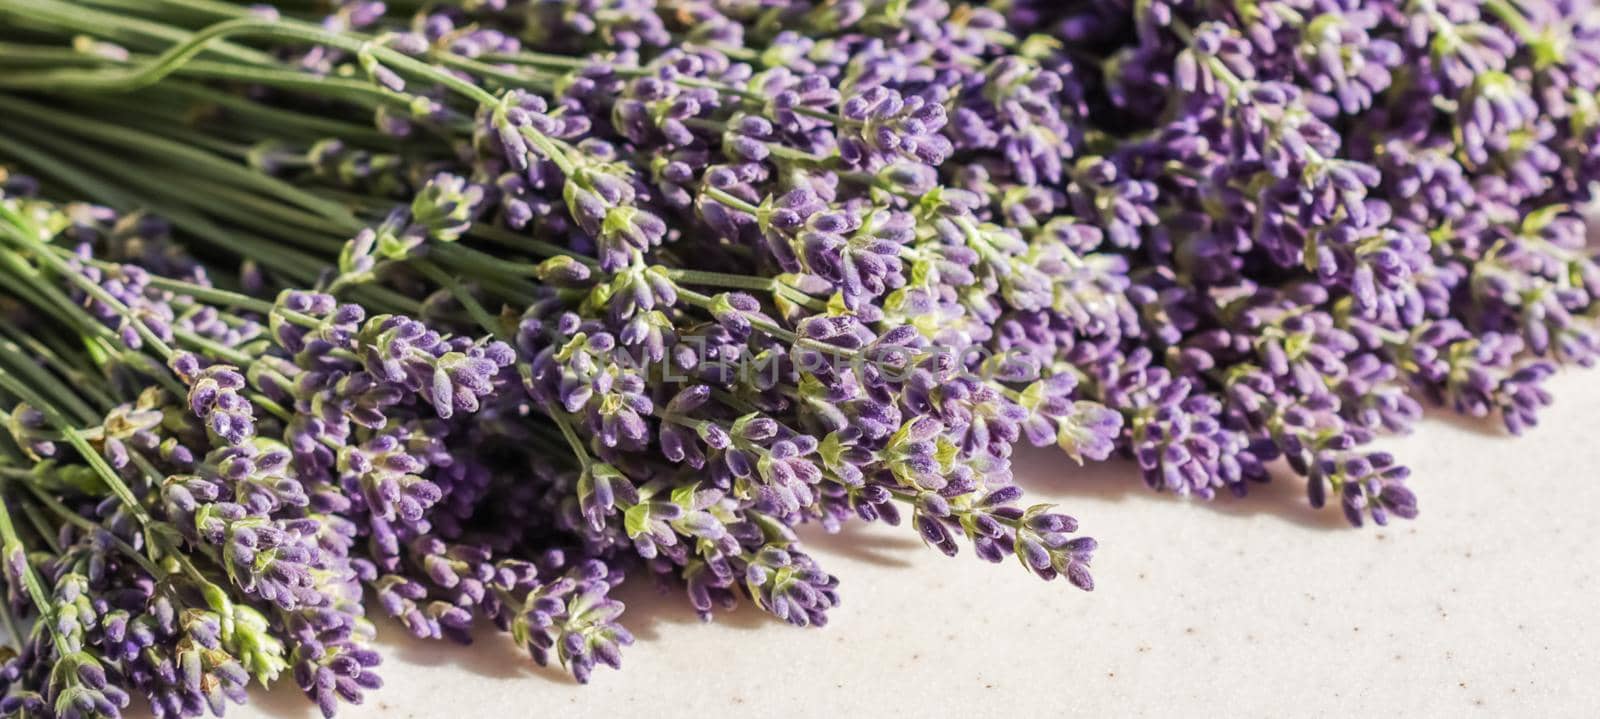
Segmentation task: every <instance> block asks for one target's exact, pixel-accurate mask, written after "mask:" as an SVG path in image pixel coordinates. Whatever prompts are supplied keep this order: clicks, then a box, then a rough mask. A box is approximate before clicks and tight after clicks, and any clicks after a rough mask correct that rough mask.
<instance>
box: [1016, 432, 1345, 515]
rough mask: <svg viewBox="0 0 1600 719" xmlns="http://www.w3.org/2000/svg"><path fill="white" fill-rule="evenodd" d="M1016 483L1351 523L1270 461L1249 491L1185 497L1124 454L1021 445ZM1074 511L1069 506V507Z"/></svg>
mask: <svg viewBox="0 0 1600 719" xmlns="http://www.w3.org/2000/svg"><path fill="white" fill-rule="evenodd" d="M1013 461H1014V464H1015V469H1016V476H1017V484H1018V486H1021V487H1022V488H1023V489H1024V490H1026V491H1027V492H1028V494H1029V495H1031V496H1033V497H1035V498H1038V499H1050V500H1054V501H1061V502H1070V501H1071V500H1072V498H1075V497H1091V498H1094V499H1098V500H1101V501H1114V502H1122V501H1125V500H1128V499H1130V498H1131V499H1134V500H1137V501H1142V502H1152V501H1153V502H1186V503H1189V504H1192V505H1195V506H1196V507H1197V508H1204V509H1207V510H1211V511H1214V512H1217V513H1218V514H1221V515H1224V516H1232V517H1254V516H1263V515H1266V516H1272V517H1276V518H1278V519H1281V520H1283V521H1285V522H1289V523H1291V524H1295V525H1298V526H1301V527H1307V528H1310V529H1348V528H1349V527H1350V525H1349V524H1348V523H1346V522H1345V520H1344V516H1343V515H1342V514H1340V513H1339V510H1338V508H1337V507H1324V508H1323V509H1315V508H1313V507H1312V506H1311V504H1310V503H1309V502H1308V501H1307V500H1306V494H1305V480H1304V479H1302V478H1300V477H1297V476H1294V475H1293V474H1292V473H1290V472H1289V471H1288V469H1287V468H1286V467H1283V466H1281V464H1279V463H1275V464H1274V465H1272V466H1271V469H1272V481H1271V482H1267V483H1265V484H1251V485H1250V493H1249V494H1247V495H1245V496H1244V497H1242V498H1241V497H1235V496H1233V495H1231V494H1223V495H1221V496H1218V497H1217V498H1216V499H1213V500H1210V501H1207V500H1201V499H1195V498H1192V497H1181V496H1178V495H1176V494H1172V493H1169V492H1157V491H1155V490H1152V489H1150V487H1149V486H1147V485H1146V484H1145V483H1144V480H1143V479H1141V478H1140V476H1139V470H1138V468H1137V467H1136V466H1134V464H1133V463H1132V462H1130V461H1128V460H1124V459H1113V460H1111V461H1107V462H1095V463H1091V464H1087V465H1084V466H1082V467H1079V466H1078V465H1077V463H1075V462H1073V461H1072V459H1071V458H1069V457H1067V456H1066V455H1064V454H1062V453H1061V452H1060V451H1059V450H1056V449H1054V448H1051V447H1043V448H1035V447H1028V448H1019V449H1018V450H1017V453H1016V456H1015V457H1014V458H1013ZM1066 509H1067V511H1068V512H1071V511H1072V508H1071V507H1070V506H1068V507H1066Z"/></svg>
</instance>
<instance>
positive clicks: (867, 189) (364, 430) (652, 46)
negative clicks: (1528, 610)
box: [0, 0, 1600, 716]
mask: <svg viewBox="0 0 1600 719" xmlns="http://www.w3.org/2000/svg"><path fill="white" fill-rule="evenodd" d="M402 4H404V3H402ZM0 23H4V25H3V26H0V27H4V28H5V34H4V37H3V38H0V41H3V44H0V65H4V66H5V68H4V72H0V158H3V159H4V160H6V161H7V162H9V163H11V164H12V166H14V167H16V168H17V169H18V170H20V171H25V172H27V173H29V174H31V175H34V176H37V177H39V178H41V180H42V181H43V185H42V186H41V187H40V188H38V189H37V192H36V191H35V188H33V187H30V186H28V185H29V184H30V183H26V182H22V181H20V180H13V181H11V182H10V183H9V184H8V185H7V189H6V199H4V200H3V203H4V215H3V219H4V222H3V223H0V225H3V227H0V229H3V230H4V231H3V232H0V277H3V278H4V279H5V284H4V288H5V289H3V290H0V309H3V311H4V315H3V317H4V321H5V324H4V325H3V327H0V329H4V330H5V336H7V337H10V338H12V339H11V341H10V342H8V343H6V344H4V345H0V349H3V353H0V371H3V374H0V377H4V378H5V380H4V382H3V384H0V399H4V401H5V402H4V403H5V405H6V407H9V408H11V411H10V413H9V415H8V416H9V418H10V419H9V421H8V423H7V426H8V428H9V429H10V437H11V439H10V442H9V443H6V442H5V441H3V440H0V447H3V448H4V452H3V453H0V476H3V477H4V478H5V483H4V485H3V491H0V498H3V499H4V501H5V502H6V505H5V507H4V509H5V511H4V512H3V513H0V514H4V515H5V516H4V520H5V524H4V525H3V526H0V530H3V531H4V537H3V538H4V539H5V542H6V552H7V559H8V563H7V567H8V573H7V586H8V588H9V589H10V590H11V593H12V602H11V609H12V610H13V611H12V613H13V614H17V615H19V616H16V617H12V616H10V615H7V617H6V619H7V621H8V622H10V623H11V625H14V628H15V629H16V630H18V631H17V632H13V633H12V636H13V637H18V638H21V639H25V640H26V641H23V642H22V643H21V645H20V646H19V647H18V652H17V656H16V658H15V659H13V660H12V661H11V662H10V663H9V664H8V665H7V667H6V669H5V670H4V672H3V674H0V676H3V677H4V681H6V682H7V685H8V691H7V699H6V700H5V702H6V703H5V705H4V706H5V707H9V708H10V709H11V710H16V711H27V712H35V713H50V712H54V713H60V714H73V713H74V712H76V713H78V714H84V715H88V714H108V715H109V714H114V713H115V710H116V708H117V706H118V705H119V704H120V703H122V702H123V701H125V700H126V695H127V694H128V693H130V692H131V693H135V694H142V695H144V696H146V697H148V698H150V700H151V702H152V704H153V705H154V706H156V707H157V711H158V712H159V713H161V714H162V715H163V716H165V715H174V716H189V715H196V714H201V713H204V712H206V711H213V712H220V711H221V709H222V707H223V705H224V703H225V702H226V701H227V700H241V699H242V697H243V687H244V686H245V685H246V684H247V683H248V682H249V681H250V679H251V678H252V677H254V678H255V679H257V680H260V681H268V680H270V679H271V677H273V676H275V675H276V674H277V673H278V672H279V671H280V670H282V669H285V668H290V667H292V669H293V674H294V676H295V678H296V680H297V681H298V683H299V684H300V685H301V686H302V687H303V688H304V689H305V690H306V691H307V693H308V694H309V695H310V696H311V697H312V698H313V699H314V700H316V701H317V702H318V703H319V704H320V705H321V707H322V709H323V710H324V712H326V713H329V714H331V713H332V712H333V711H334V710H335V708H336V705H337V703H338V702H339V701H341V700H343V701H358V700H359V698H360V696H361V692H362V690H363V689H368V688H371V687H374V686H376V685H377V679H376V675H375V674H374V673H373V672H374V667H375V665H376V663H377V654H376V652H374V651H373V650H372V649H371V648H370V646H369V644H370V641H371V637H372V633H373V631H372V628H371V627H372V625H371V624H370V623H368V622H367V620H365V619H364V618H363V617H362V609H363V601H364V600H367V599H371V600H375V601H373V602H371V606H372V607H373V608H374V609H377V610H381V611H382V613H384V614H387V615H389V616H392V617H395V618H397V619H399V620H400V621H401V622H402V623H403V624H404V625H405V626H406V627H407V628H408V629H409V630H410V631H412V632H413V633H415V634H417V635H419V636H431V637H447V638H452V639H457V640H463V641H464V640H465V639H467V634H468V628H469V627H470V626H471V625H472V623H473V622H474V620H476V619H479V618H482V619H487V620H489V621H490V622H492V623H494V624H495V625H496V626H498V627H500V628H502V629H504V630H507V631H509V632H510V633H511V634H512V635H513V637H515V638H516V640H517V641H519V642H520V643H523V644H525V645H527V646H528V647H529V649H530V652H531V653H532V655H533V657H534V659H536V660H538V661H540V662H546V661H559V662H561V663H563V664H565V665H566V666H568V667H569V668H571V669H572V670H573V672H574V674H575V675H576V676H577V677H578V678H579V679H580V680H583V679H586V678H587V676H588V674H589V672H590V670H591V669H592V667H593V666H594V665H595V664H597V663H603V664H608V665H611V666H617V665H618V664H619V663H620V658H619V649H620V647H621V646H623V645H626V644H627V643H629V642H630V641H631V638H630V637H629V635H628V634H627V632H626V630H625V629H623V628H622V626H621V625H620V624H619V615H620V612H621V611H622V607H621V605H620V603H617V602H616V601H615V600H611V599H608V598H607V592H608V591H609V589H610V588H611V587H612V586H614V585H615V584H616V583H617V582H619V581H621V577H622V576H623V571H624V570H630V574H629V576H630V577H631V578H634V579H639V578H645V577H649V578H653V579H654V580H655V581H659V582H661V583H663V584H664V585H666V586H669V587H678V588H680V591H685V592H686V593H687V596H688V598H689V600H690V601H691V602H692V603H693V604H694V606H695V607H696V608H697V609H698V610H699V611H700V612H701V613H702V614H703V615H705V616H709V615H710V613H711V612H712V611H713V610H714V609H715V608H717V607H719V606H731V605H732V604H733V603H735V602H737V601H738V599H739V598H740V597H741V596H742V597H746V598H749V599H751V600H753V602H754V603H755V604H756V605H757V606H759V607H761V608H762V609H764V610H766V611H769V612H771V613H773V614H774V615H776V616H777V617H779V618H781V619H784V620H787V621H789V622H792V623H795V624H821V623H822V622H823V621H825V619H826V612H827V611H828V610H829V609H831V608H832V607H833V606H834V605H835V604H836V603H837V601H838V596H837V590H836V585H837V582H836V581H835V579H834V578H833V577H832V576H830V575H829V574H827V573H826V572H825V571H823V570H822V569H820V568H819V567H818V566H817V564H816V563H815V561H813V560H812V559H811V558H810V557H809V556H808V555H806V554H805V553H804V552H803V551H802V550H801V548H800V547H799V545H798V544H797V542H796V540H795V534H794V529H795V527H797V526H799V525H801V524H804V523H811V522H815V523H820V524H822V525H823V526H824V527H826V528H828V529H830V530H833V529H837V528H838V527H839V526H841V525H842V524H843V523H844V522H845V521H846V520H848V519H850V518H852V517H857V518H861V519H866V520H879V519H881V520H885V521H889V522H898V521H900V520H901V519H902V517H903V516H904V515H909V521H910V523H911V525H912V527H913V528H914V529H915V531H917V532H918V533H919V534H920V535H921V536H922V537H923V538H924V539H925V540H926V541H927V542H928V543H929V544H930V545H932V546H934V547H936V548H938V549H940V550H941V551H944V552H945V553H948V554H955V553H956V552H957V551H958V549H959V546H960V545H961V544H969V545H970V546H971V548H972V549H973V551H974V553H975V554H977V555H978V556H979V557H981V558H983V559H986V560H990V561H1000V560H1002V559H1004V558H1006V557H1008V556H1013V555H1014V556H1015V557H1017V558H1018V559H1019V560H1020V561H1021V563H1022V564H1023V565H1024V566H1025V567H1026V568H1027V569H1029V570H1030V571H1032V572H1034V573H1036V574H1038V575H1040V576H1041V577H1044V578H1046V579H1052V578H1055V577H1058V576H1059V577H1065V578H1066V579H1067V580H1068V581H1070V582H1071V583H1072V584H1075V585H1077V586H1079V587H1080V588H1083V589H1089V588H1091V587H1092V580H1091V578H1090V575H1089V572H1088V569H1087V565H1088V562H1089V559H1090V555H1091V554H1092V552H1093V551H1094V549H1095V545H1094V542H1093V540H1091V539H1088V538H1086V537H1079V536H1075V532H1076V529H1077V526H1076V524H1077V523H1076V522H1075V521H1074V520H1073V519H1072V518H1070V517H1067V516H1065V515H1062V514H1059V513H1057V512H1056V511H1054V510H1053V509H1052V508H1050V507H1046V506H1030V505H1028V504H1026V503H1024V502H1023V501H1022V497H1021V493H1020V492H1019V491H1018V490H1017V489H1016V487H1015V486H1013V485H1012V484H1011V483H1010V454H1011V451H1012V447H1013V445H1015V444H1016V443H1018V442H1020V441H1023V440H1026V441H1029V442H1031V443H1033V444H1039V445H1049V444H1056V445H1059V446H1060V447H1061V448H1062V449H1063V450H1064V451H1065V452H1066V454H1067V455H1068V456H1070V457H1072V458H1073V459H1076V460H1077V461H1080V462H1081V461H1085V460H1096V461H1098V460H1103V459H1106V458H1108V457H1109V456H1111V455H1113V454H1114V453H1120V454H1122V455H1125V456H1128V457H1131V458H1133V459H1134V460H1135V461H1136V462H1137V464H1138V466H1139V469H1140V470H1141V473H1142V474H1143V477H1144V480H1145V481H1146V482H1147V483H1148V484H1149V485H1150V486H1151V487H1152V488H1154V489H1158V490H1164V491H1171V492H1175V493H1182V494H1189V495H1194V496H1198V497H1203V498H1211V497H1213V496H1216V495H1219V494H1223V493H1232V494H1243V493H1245V492H1246V491H1247V490H1248V488H1249V486H1250V485H1251V484H1252V483H1254V482H1261V481H1266V480H1267V479H1268V473H1269V472H1268V468H1269V465H1271V464H1272V463H1274V462H1275V461H1277V460H1280V459H1281V460H1283V461H1282V462H1281V464H1282V465H1283V466H1284V467H1285V468H1284V470H1283V471H1282V472H1281V473H1280V474H1294V475H1298V476H1300V477H1303V478H1304V480H1305V482H1306V486H1307V488H1308V492H1307V494H1308V497H1309V500H1310V502H1311V503H1312V504H1314V505H1317V506H1322V505H1323V504H1324V503H1325V502H1326V501H1327V499H1328V498H1329V497H1332V498H1333V499H1334V502H1335V503H1336V504H1337V505H1338V506H1339V507H1340V508H1341V509H1342V510H1343V512H1344V514H1345V516H1346V517H1348V518H1349V520H1350V521H1351V522H1352V523H1354V524H1357V525H1360V524H1362V523H1364V522H1365V521H1367V520H1369V519H1370V520H1371V521H1375V522H1377V523H1380V524H1381V523H1384V522H1387V521H1388V520H1389V519H1390V518H1391V517H1394V516H1399V517H1407V518H1409V517H1413V516H1415V515H1416V513H1417V500H1416V498H1415V496H1414V495H1413V494H1412V492H1411V491H1410V490H1409V489H1408V488H1407V487H1406V486H1405V483H1404V480H1405V479H1406V476H1407V470H1406V469H1405V467H1404V466H1402V465H1400V464H1399V463H1397V461H1396V459H1395V458H1394V457H1392V456H1390V455H1388V454H1387V453H1383V452H1379V451H1374V450H1372V449H1371V448H1370V447H1368V446H1367V445H1368V443H1369V442H1370V441H1371V440H1372V438H1373V437H1374V435H1375V434H1376V433H1379V432H1384V431H1406V430H1408V429H1409V428H1410V427H1411V425H1412V424H1414V423H1415V421H1416V420H1417V419H1418V418H1419V417H1420V415H1421V404H1420V402H1419V400H1424V401H1431V402H1434V403H1438V404H1442V405H1445V406H1448V407H1451V408H1453V409H1454V410H1456V411H1460V412H1463V413H1467V414H1471V415H1474V416H1488V415H1491V414H1497V415H1499V416H1500V417H1501V418H1502V419H1503V421H1504V423H1505V425H1506V426H1507V427H1508V428H1509V429H1510V430H1511V431H1513V432H1515V431H1520V430H1521V429H1523V428H1524V427H1527V426H1529V425H1531V424H1533V423H1534V422H1535V421H1536V419H1537V412H1538V410H1539V409H1540V408H1541V407H1543V406H1544V405H1546V404H1548V403H1549V401H1550V399H1551V398H1550V396H1549V395H1548V393H1546V392H1545V391H1544V390H1543V389H1542V388H1541V383H1542V382H1543V380H1544V379H1545V378H1546V377H1547V376H1548V375H1549V374H1550V372H1551V371H1552V370H1553V367H1554V364H1555V363H1556V362H1561V361H1570V362H1578V363H1584V364H1587V363H1589V362H1591V361H1592V359H1593V357H1594V355H1595V353H1596V351H1597V350H1600V336H1597V335H1596V333H1595V329H1594V314H1595V312H1596V311H1597V310H1596V309H1595V303H1594V302H1593V301H1592V297H1593V295H1594V293H1595V292H1596V291H1600V268H1597V267H1596V266H1595V265H1594V263H1593V259H1592V257H1591V256H1590V254H1589V253H1588V251H1587V250H1586V248H1585V246H1584V233H1583V224H1582V222H1581V219H1580V217H1579V215H1578V209H1577V208H1578V206H1579V205H1580V204H1581V203H1583V202H1586V201H1587V200H1588V198H1589V194H1588V193H1589V190H1590V184H1591V183H1592V181H1593V180H1594V179H1595V177H1596V172H1597V170H1600V162H1597V161H1596V159H1595V158H1597V157H1600V153H1597V152H1596V146H1595V144H1594V141H1595V139H1596V136H1597V132H1596V130H1597V129H1600V107H1597V105H1596V101H1595V98H1596V91H1597V89H1600V71H1597V68H1600V66H1597V65H1596V64H1595V60H1596V59H1597V58H1600V24H1597V23H1600V17H1596V15H1595V13H1593V12H1591V11H1590V10H1589V9H1588V7H1587V6H1586V5H1583V4H1581V3H1575V2H1536V1H1534V0H1519V1H1515V2H1513V1H1512V0H1487V1H1485V2H1473V1H1470V0H1452V1H1448V2H1443V1H1440V2H1433V1H1429V0H1411V1H1409V2H1403V3H1397V2H1359V1H1357V0H1342V1H1339V0H1283V1H1279V2H1270V1H1269V2H1262V1H1253V2H1237V3H1235V2H1205V3H1201V2H1188V1H1182V0H1180V1H1168V0H1156V1H1155V2H1151V1H1148V0H1140V1H1139V2H1131V1H1130V2H1120V1H1119V2H1048V3H1047V2H1024V1H1022V0H1016V1H1015V2H1004V1H1000V2H990V3H967V4H951V3H947V2H943V1H941V0H910V1H904V0H892V1H887V2H883V1H877V0H866V1H850V2H812V1H809V0H766V1H763V2H758V3H757V2H741V1H732V0H664V1H661V2H642V1H635V0H524V1H521V2H518V1H515V0H490V1H488V2H470V3H461V4H438V5H429V6H426V7H421V8H410V7H405V8H395V9H391V8H387V7H385V6H384V5H383V4H381V3H376V2H359V1H351V2H339V3H333V4H331V5H328V6H324V7H316V8H313V7H310V6H308V5H307V4H285V6H284V7H281V8H277V7H272V6H265V5H250V6H241V5H233V4H228V3H221V2H215V1H213V0H148V1H146V0H140V1H137V2H136V1H133V0H89V1H88V2H80V3H67V2H63V1H61V0H0ZM38 197H47V198H51V199H54V200H56V201H57V202H55V203H50V202H46V201H44V200H41V199H37V198H38ZM72 200H89V201H90V202H92V203H93V204H72V203H71V202H70V201H72ZM157 218H161V219H157ZM169 223H170V224H169ZM174 238H175V239H174ZM197 258H198V259H197ZM146 388H148V389H146ZM57 527H64V529H60V530H59V531H58V530H57V529H56V528H57ZM63 617H65V618H66V619H63ZM29 618H33V619H34V621H32V622H31V623H30V622H29V621H28V619H29ZM191 618H193V619H192V621H191ZM241 627H242V628H241ZM18 632H20V633H18Z"/></svg>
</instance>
